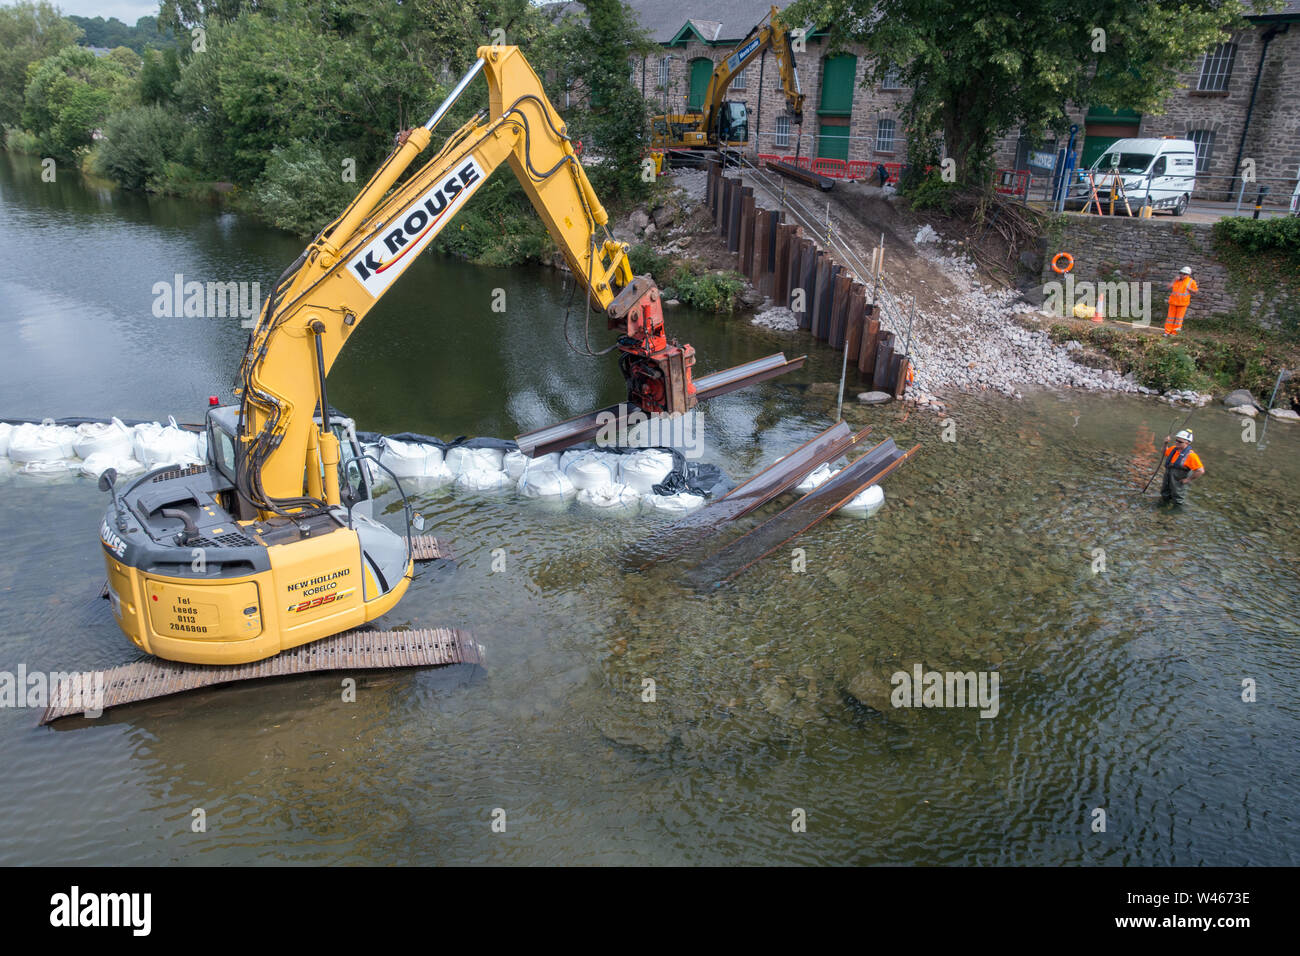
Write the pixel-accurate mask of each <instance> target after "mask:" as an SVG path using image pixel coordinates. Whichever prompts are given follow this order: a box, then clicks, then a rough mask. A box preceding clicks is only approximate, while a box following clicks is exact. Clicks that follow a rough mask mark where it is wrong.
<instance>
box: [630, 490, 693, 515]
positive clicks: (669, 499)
mask: <svg viewBox="0 0 1300 956" xmlns="http://www.w3.org/2000/svg"><path fill="white" fill-rule="evenodd" d="M703 504H704V497H703V496H702V495H693V494H691V493H690V492H689V491H683V492H681V493H680V494H676V495H653V494H651V495H642V496H641V507H642V508H644V509H645V510H647V511H662V512H664V513H666V514H685V513H686V512H688V511H694V510H695V509H696V508H698V507H700V506H701V505H703Z"/></svg>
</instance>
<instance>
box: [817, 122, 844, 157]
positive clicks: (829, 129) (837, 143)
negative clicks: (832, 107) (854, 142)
mask: <svg viewBox="0 0 1300 956" xmlns="http://www.w3.org/2000/svg"><path fill="white" fill-rule="evenodd" d="M818 133H819V134H820V135H819V136H818V137H817V156H818V158H822V159H842V160H844V161H845V162H847V161H848V158H849V128H848V127H847V126H831V125H830V124H829V123H821V124H819V125H818Z"/></svg>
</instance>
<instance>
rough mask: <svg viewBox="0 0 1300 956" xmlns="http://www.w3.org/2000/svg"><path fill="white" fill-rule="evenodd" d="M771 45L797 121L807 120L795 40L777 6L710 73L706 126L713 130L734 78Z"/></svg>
mask: <svg viewBox="0 0 1300 956" xmlns="http://www.w3.org/2000/svg"><path fill="white" fill-rule="evenodd" d="M767 49H771V51H772V53H773V55H774V56H775V57H776V63H777V68H778V69H779V71H780V75H781V87H782V89H783V90H784V92H785V100H786V104H787V106H788V107H789V109H790V112H791V113H792V114H794V117H795V122H796V123H801V122H803V90H802V89H801V87H800V85H799V71H798V70H797V69H796V68H795V63H794V43H793V39H792V37H791V35H790V31H789V29H787V28H786V25H785V23H784V22H783V21H782V20H781V16H780V13H779V11H778V10H777V8H776V7H775V6H774V7H772V9H771V12H769V13H768V16H767V21H766V22H765V23H760V24H758V26H756V27H754V29H752V30H750V31H749V36H747V37H745V39H743V40H741V41H740V43H739V44H738V45H737V46H736V48H735V49H734V50H732V51H731V53H730V54H728V56H727V58H726V59H725V60H723V61H722V62H721V63H719V64H718V65H717V67H715V68H714V70H713V75H712V76H711V77H709V85H708V87H707V88H706V89H705V91H704V106H703V121H702V123H701V125H702V127H703V128H704V130H706V131H708V132H709V133H712V132H714V130H715V127H716V126H717V124H718V115H719V112H720V111H721V109H722V104H723V100H724V99H725V98H726V95H727V90H728V89H729V88H730V87H731V83H732V81H733V80H734V79H735V78H736V75H737V74H738V73H740V71H741V70H743V69H744V68H745V67H746V66H748V65H749V64H750V63H751V62H753V60H754V59H755V58H756V57H758V56H759V54H761V53H762V52H763V51H764V50H767Z"/></svg>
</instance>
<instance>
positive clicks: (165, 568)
mask: <svg viewBox="0 0 1300 956" xmlns="http://www.w3.org/2000/svg"><path fill="white" fill-rule="evenodd" d="M480 73H482V74H483V75H484V76H485V77H486V80H487V85H488V91H489V97H488V108H487V109H485V110H483V111H481V112H480V113H479V114H478V115H476V116H475V117H474V118H473V119H471V120H470V121H469V122H468V123H466V124H465V125H464V126H462V127H461V128H460V129H459V130H457V131H456V132H455V133H453V134H452V135H451V137H450V138H449V139H448V140H447V142H446V143H445V144H444V145H443V146H442V147H441V148H440V149H439V150H438V151H437V152H436V153H435V154H434V155H433V156H432V157H431V158H430V159H429V160H428V161H427V162H426V163H425V164H424V165H423V166H421V167H420V168H418V169H416V170H415V171H414V172H413V173H412V174H411V175H410V176H409V177H407V178H406V179H405V180H404V181H401V182H400V184H399V180H402V177H403V175H404V174H405V173H406V171H407V170H408V168H409V167H411V165H412V163H413V162H414V160H415V159H416V157H417V156H418V155H419V154H420V153H421V152H422V151H423V150H424V149H425V148H426V147H427V146H428V145H429V141H430V139H431V134H432V131H433V129H434V128H435V127H436V126H437V125H438V122H439V121H440V120H441V119H442V117H443V116H444V115H445V114H446V113H447V111H448V110H449V109H450V108H451V106H452V104H454V103H455V102H456V100H457V99H458V98H459V97H460V96H461V94H462V93H463V92H464V90H465V88H466V87H467V86H468V85H469V83H470V82H471V81H472V80H473V79H474V78H475V77H476V76H477V75H479V74H480ZM502 162H508V163H509V165H510V167H511V169H512V170H513V171H514V173H515V175H516V176H517V177H518V179H519V181H520V182H521V183H522V184H523V187H524V189H525V191H526V192H527V194H528V196H529V198H530V199H531V200H532V203H533V205H534V206H535V207H536V209H537V212H538V214H539V215H540V216H541V218H542V220H543V221H544V222H545V223H546V227H547V229H548V231H549V232H550V235H551V237H552V239H553V240H554V241H555V243H556V245H557V246H558V247H559V248H560V250H561V251H562V252H563V254H564V257H565V260H566V261H567V263H568V266H569V268H570V269H571V270H572V272H573V275H574V276H575V277H576V279H577V280H578V281H579V282H580V283H582V284H583V285H584V286H585V287H586V290H587V294H588V296H589V298H590V301H591V302H592V303H593V304H594V305H596V306H599V308H600V309H601V310H602V311H603V312H604V313H605V314H606V317H607V320H608V324H609V327H610V328H611V329H617V330H618V332H619V336H618V339H617V341H616V346H617V349H618V351H619V354H620V367H621V368H622V370H623V374H624V376H625V378H626V382H627V397H628V402H629V405H630V406H634V407H635V408H636V409H639V410H640V411H643V412H646V413H650V414H665V413H666V414H676V413H680V412H686V411H688V410H690V409H691V408H692V407H693V406H694V405H695V403H696V401H697V398H698V393H697V389H696V384H695V382H694V380H693V378H692V370H691V369H692V365H693V364H694V360H695V353H694V350H693V349H692V348H691V346H689V345H681V344H678V343H677V342H676V341H675V340H672V341H670V340H669V338H668V336H667V333H666V332H665V329H664V320H663V308H662V302H661V300H660V295H659V290H658V289H657V288H656V286H655V284H654V282H653V280H652V279H650V277H649V276H641V277H636V276H634V275H633V274H632V269H631V267H630V265H629V264H628V258H627V246H626V245H624V244H622V243H620V242H617V241H616V240H615V239H614V238H613V237H611V236H610V234H609V232H608V230H607V229H606V223H607V221H608V215H607V214H606V212H605V209H604V208H603V207H602V206H601V204H600V201H599V200H598V199H597V198H596V195H595V193H594V192H593V190H592V187H591V183H590V181H589V180H588V178H587V174H586V172H585V171H584V170H583V168H582V165H581V163H580V162H579V161H578V159H577V157H576V156H575V154H574V150H573V147H572V146H571V144H570V141H569V137H568V135H567V132H566V128H565V124H564V122H563V120H562V119H561V118H560V116H559V115H558V114H557V113H556V111H555V109H554V108H553V107H552V105H551V103H550V102H549V100H548V99H547V98H546V95H545V93H544V92H543V89H542V85H541V83H540V81H539V80H538V78H537V75H536V73H534V71H533V69H532V67H531V66H529V64H528V62H527V61H526V60H525V58H524V56H523V55H522V54H521V53H520V52H519V50H518V49H517V48H516V47H509V46H490V47H488V46H485V47H480V48H479V49H478V59H477V61H476V62H475V64H474V65H473V67H472V68H471V69H470V70H469V72H468V73H466V75H465V76H464V77H463V78H462V79H461V81H460V82H459V83H458V84H457V86H456V87H455V89H454V90H453V91H452V92H451V94H450V95H449V96H448V97H447V99H446V100H445V101H444V102H443V104H442V105H441V106H440V107H439V108H438V110H437V111H436V112H435V113H434V114H433V116H432V117H431V118H430V119H429V121H428V122H427V123H426V124H425V125H424V126H423V127H417V128H415V129H411V130H407V131H405V132H403V133H402V134H401V135H400V136H399V137H398V144H397V146H396V148H395V149H394V150H393V152H392V153H391V154H390V155H389V156H388V158H387V159H386V160H385V161H384V163H383V164H382V165H381V166H380V168H379V170H378V171H377V172H376V173H375V174H374V176H373V177H372V178H371V179H370V181H369V182H368V183H367V184H366V186H365V187H364V188H363V189H362V190H361V191H360V192H359V193H358V194H357V196H356V198H355V199H354V200H353V201H352V202H351V203H350V204H349V205H348V207H347V208H346V209H345V210H344V212H343V214H342V215H341V216H339V218H338V219H336V220H335V221H334V222H333V223H331V224H330V225H329V226H327V227H326V228H325V229H324V230H322V232H321V233H320V234H319V235H318V236H317V237H316V238H315V240H314V241H313V242H312V243H311V244H310V245H309V246H308V247H307V249H306V250H305V251H304V252H303V254H302V255H301V256H299V257H298V259H297V261H295V262H294V263H293V264H292V265H291V266H289V268H288V269H286V270H285V272H284V273H283V275H281V277H280V278H279V280H277V282H276V283H275V287H274V290H273V291H272V293H271V295H270V296H269V297H268V299H267V301H266V304H265V305H264V306H263V309H262V312H261V315H260V318H259V319H258V322H257V325H256V327H255V328H254V330H253V331H252V333H251V334H250V336H249V342H248V349H247V351H246V353H245V354H244V357H243V361H242V363H241V366H240V370H239V379H238V381H239V385H238V387H237V389H236V391H235V394H236V396H237V398H238V399H239V401H238V404H235V405H228V406H220V407H214V408H212V409H210V410H209V412H208V416H207V423H206V432H207V449H208V451H207V461H206V463H205V464H202V465H193V466H188V467H168V468H163V469H158V470H155V471H153V472H150V473H148V474H146V475H144V476H142V477H140V478H137V479H135V480H133V481H132V482H131V483H130V484H129V485H128V486H126V487H125V488H119V487H118V486H117V484H116V475H115V474H114V473H113V472H112V471H111V470H110V471H109V472H106V473H105V475H104V476H103V478H102V479H101V486H102V487H103V488H104V489H105V490H106V491H109V492H110V494H111V496H112V504H111V505H110V507H109V509H108V511H107V513H106V514H105V516H104V520H103V522H102V523H101V525H100V530H99V536H100V543H101V545H102V548H103V552H104V558H105V562H106V564H107V568H108V587H109V597H110V599H111V602H112V606H113V611H114V614H115V616H116V618H117V621H118V624H119V625H120V626H121V628H122V630H123V631H124V632H125V633H126V634H127V636H128V637H129V638H130V639H131V640H132V641H133V642H134V643H135V645H136V646H137V647H139V648H140V649H141V650H143V651H146V652H147V653H149V654H154V655H157V656H158V657H163V658H166V659H168V660H174V661H182V662H188V663H196V664H240V663H247V662H251V661H257V660H262V659H264V658H267V657H271V656H272V655H275V654H278V653H279V652H281V651H283V650H287V649H289V648H291V647H296V646H298V645H301V644H305V643H307V642H309V641H314V640H317V639H319V638H322V637H326V636H328V635H331V634H336V633H339V632H342V631H345V630H349V629H351V628H355V627H357V626H359V625H362V624H364V623H366V622H368V621H371V620H374V619H375V618H377V617H379V616H380V615H381V614H384V613H385V612H387V611H388V610H390V609H391V608H392V607H393V606H394V605H396V604H397V602H398V601H399V600H400V599H401V598H402V596H403V595H404V594H405V592H406V590H407V587H408V585H409V584H410V581H411V577H412V570H413V564H412V554H411V547H410V525H411V521H410V509H409V508H407V509H405V514H406V529H405V534H402V533H399V532H398V531H395V530H393V529H391V528H389V527H388V526H386V525H384V524H382V523H380V522H379V521H377V520H375V519H374V517H373V516H372V494H371V492H372V488H371V476H370V468H371V467H374V466H378V462H375V461H373V459H372V460H371V461H370V462H366V461H364V460H363V459H364V456H363V454H362V449H361V447H360V445H359V444H358V442H357V439H356V434H355V430H354V428H353V425H352V422H351V421H350V420H348V419H344V418H341V417H339V416H337V415H336V414H335V413H332V410H331V407H330V404H329V400H328V397H327V394H326V376H327V375H328V373H329V370H330V367H331V366H332V365H333V364H334V361H335V359H336V358H337V357H338V354H339V352H340V350H341V349H342V348H343V346H344V345H345V344H346V343H347V342H348V340H349V338H351V336H352V335H353V334H355V332H356V330H357V327H358V326H359V325H360V323H361V321H362V320H363V319H364V318H365V317H366V315H367V313H368V312H369V311H370V309H371V308H372V307H373V306H374V304H375V303H376V302H377V301H378V300H379V299H380V297H382V296H383V295H384V293H385V292H386V291H387V290H388V289H389V288H390V287H391V286H392V284H393V283H394V282H395V281H396V280H397V278H398V277H399V276H400V275H401V274H402V273H403V272H404V271H405V270H406V269H407V268H409V267H410V265H411V263H412V262H414V261H415V259H416V257H417V256H419V254H420V252H421V250H423V249H424V248H425V247H426V246H428V244H429V243H430V242H431V241H432V240H433V238H434V237H435V236H436V235H437V234H438V233H439V231H440V230H442V229H443V228H445V227H446V225H447V224H448V223H449V222H450V221H451V219H452V218H453V217H454V216H455V215H456V213H457V212H458V211H459V210H460V209H461V208H462V207H463V206H464V205H465V203H466V202H467V201H468V200H469V199H470V197H472V196H473V194H474V193H475V191H476V190H478V189H479V188H480V187H481V186H482V185H483V183H484V182H485V181H486V180H487V178H488V177H489V176H491V175H492V173H493V171H494V170H496V168H497V167H498V166H500V165H501V163H502ZM751 364H754V363H751ZM758 364H759V365H761V366H762V368H760V369H758V370H757V371H750V370H749V369H748V367H741V368H740V369H734V370H729V373H715V375H714V376H710V378H711V379H714V380H715V382H714V384H712V385H711V386H709V388H707V389H705V392H706V395H705V397H707V395H708V394H722V393H723V392H725V391H729V390H731V389H732V388H737V387H740V386H741V385H743V384H747V382H749V381H757V380H759V379H761V378H766V377H771V376H772V375H774V374H779V372H780V371H782V370H784V368H785V367H793V363H787V364H786V365H782V364H781V363H780V362H777V363H772V362H767V363H766V364H763V363H761V362H760V363H758ZM575 422H577V424H568V423H566V424H565V425H562V426H555V428H554V429H552V430H551V431H550V432H549V433H548V437H547V438H546V441H545V448H544V450H551V449H553V448H561V447H566V446H567V445H571V444H574V443H576V442H578V441H582V440H583V439H584V438H587V437H590V436H591V434H592V431H591V430H590V429H589V428H588V427H587V424H586V422H585V421H577V420H575ZM521 445H522V442H521ZM537 447H538V446H537V445H536V444H534V445H533V446H532V448H533V449H534V450H536V448H537ZM526 450H527V449H526ZM399 488H400V484H399Z"/></svg>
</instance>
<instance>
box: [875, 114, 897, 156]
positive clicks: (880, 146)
mask: <svg viewBox="0 0 1300 956" xmlns="http://www.w3.org/2000/svg"><path fill="white" fill-rule="evenodd" d="M893 151H894V121H893V120H891V119H882V120H876V152H877V153H892V152H893Z"/></svg>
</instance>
